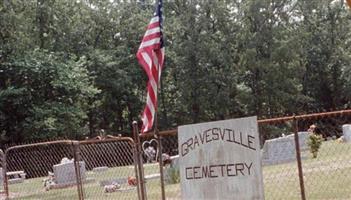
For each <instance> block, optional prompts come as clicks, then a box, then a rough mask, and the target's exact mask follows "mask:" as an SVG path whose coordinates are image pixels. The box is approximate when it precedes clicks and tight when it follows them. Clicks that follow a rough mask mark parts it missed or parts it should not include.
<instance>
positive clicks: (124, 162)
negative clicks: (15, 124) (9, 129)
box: [0, 137, 138, 200]
mask: <svg viewBox="0 0 351 200" xmlns="http://www.w3.org/2000/svg"><path fill="white" fill-rule="evenodd" d="M0 156H1V154H0ZM134 156H135V143H134V142H133V140H132V139H130V138H121V137H117V138H110V139H104V140H90V141H81V142H78V141H70V140H66V141H55V142H45V143H37V144H29V145H20V146H13V147H10V148H8V149H7V150H6V151H5V159H6V160H5V161H4V162H2V163H3V165H4V164H5V165H4V166H2V170H3V171H4V173H3V175H2V178H3V180H4V181H1V182H3V183H4V192H3V193H2V194H1V195H2V196H1V199H33V200H34V199H35V200H39V199H43V200H44V199H51V200H55V199H57V200H61V199H138V191H137V180H136V163H135V162H134ZM5 174H6V175H5Z"/></svg>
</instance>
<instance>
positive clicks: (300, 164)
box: [293, 116, 306, 200]
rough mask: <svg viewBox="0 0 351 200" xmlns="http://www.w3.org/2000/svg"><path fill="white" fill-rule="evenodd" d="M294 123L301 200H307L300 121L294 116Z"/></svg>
mask: <svg viewBox="0 0 351 200" xmlns="http://www.w3.org/2000/svg"><path fill="white" fill-rule="evenodd" d="M293 119H294V121H293V126H294V127H293V129H294V136H295V150H296V161H297V169H298V173H299V182H300V191H301V199H302V200H306V194H305V185H304V180H303V171H302V162H301V151H300V142H299V133H298V131H299V127H298V121H297V119H296V117H295V116H294V118H293Z"/></svg>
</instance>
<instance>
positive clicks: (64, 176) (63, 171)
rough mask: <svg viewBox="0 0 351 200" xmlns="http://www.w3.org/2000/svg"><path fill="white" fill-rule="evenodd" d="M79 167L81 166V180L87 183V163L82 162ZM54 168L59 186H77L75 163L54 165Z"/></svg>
mask: <svg viewBox="0 0 351 200" xmlns="http://www.w3.org/2000/svg"><path fill="white" fill-rule="evenodd" d="M79 166H80V176H81V179H82V181H85V180H86V175H85V171H86V170H85V162H84V161H80V162H79ZM53 168H54V176H55V182H56V184H57V185H58V186H64V185H70V184H76V182H77V179H76V171H75V168H74V162H73V161H70V162H64V163H60V164H57V165H54V166H53Z"/></svg>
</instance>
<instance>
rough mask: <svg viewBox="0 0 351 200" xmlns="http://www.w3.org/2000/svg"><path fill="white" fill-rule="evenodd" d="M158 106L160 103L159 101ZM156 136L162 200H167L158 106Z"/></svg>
mask: <svg viewBox="0 0 351 200" xmlns="http://www.w3.org/2000/svg"><path fill="white" fill-rule="evenodd" d="M159 89H160V88H159ZM159 89H158V90H157V94H156V95H157V96H158V93H159V92H158V91H159ZM157 104H158V101H157ZM154 126H155V128H154V136H156V139H157V149H158V151H157V152H158V163H159V168H160V181H161V197H162V198H161V199H162V200H165V199H166V194H165V183H164V176H163V160H162V143H161V139H162V138H161V135H160V132H159V130H158V106H156V110H155V124H154Z"/></svg>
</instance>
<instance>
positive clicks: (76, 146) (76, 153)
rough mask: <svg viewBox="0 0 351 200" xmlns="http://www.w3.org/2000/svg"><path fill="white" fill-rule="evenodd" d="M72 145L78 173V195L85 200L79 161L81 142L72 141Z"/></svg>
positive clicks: (80, 199)
mask: <svg viewBox="0 0 351 200" xmlns="http://www.w3.org/2000/svg"><path fill="white" fill-rule="evenodd" d="M72 146H73V160H74V170H75V173H76V181H77V190H78V197H79V200H83V199H84V195H83V186H82V177H81V174H80V164H79V161H80V150H79V142H78V141H72Z"/></svg>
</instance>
